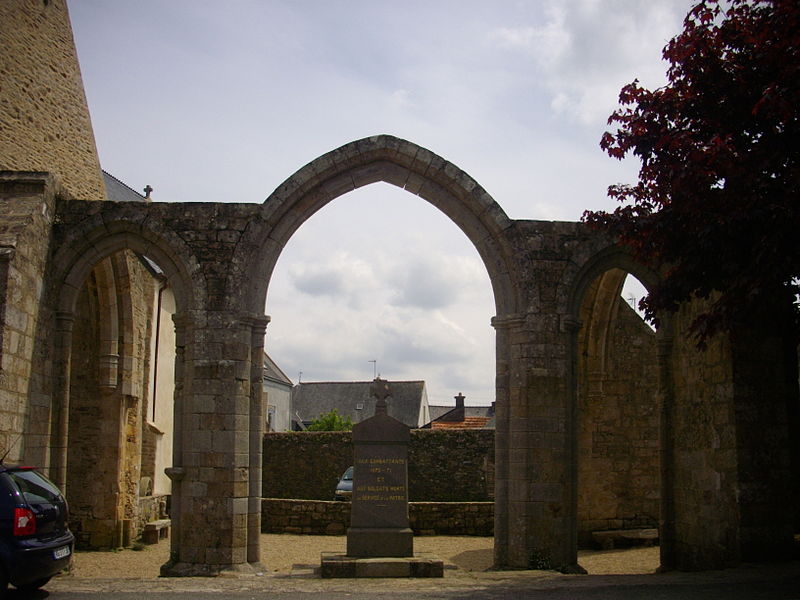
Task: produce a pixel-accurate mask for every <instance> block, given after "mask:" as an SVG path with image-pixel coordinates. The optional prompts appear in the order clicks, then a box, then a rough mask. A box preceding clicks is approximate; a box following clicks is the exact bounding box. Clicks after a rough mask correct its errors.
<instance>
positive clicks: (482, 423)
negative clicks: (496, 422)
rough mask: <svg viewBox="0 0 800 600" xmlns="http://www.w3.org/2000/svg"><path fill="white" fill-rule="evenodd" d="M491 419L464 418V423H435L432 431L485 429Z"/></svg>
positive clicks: (432, 425)
mask: <svg viewBox="0 0 800 600" xmlns="http://www.w3.org/2000/svg"><path fill="white" fill-rule="evenodd" d="M489 421H490V418H489V417H464V420H463V421H434V422H433V423H431V429H483V428H484V427H486V424H487V423H488V422H489Z"/></svg>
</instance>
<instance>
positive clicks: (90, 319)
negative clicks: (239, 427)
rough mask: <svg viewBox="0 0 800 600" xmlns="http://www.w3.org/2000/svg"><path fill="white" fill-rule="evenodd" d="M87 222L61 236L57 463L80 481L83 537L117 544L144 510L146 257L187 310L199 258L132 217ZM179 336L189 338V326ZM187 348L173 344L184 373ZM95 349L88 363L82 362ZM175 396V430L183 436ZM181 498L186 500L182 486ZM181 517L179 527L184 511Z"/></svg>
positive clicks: (125, 540)
mask: <svg viewBox="0 0 800 600" xmlns="http://www.w3.org/2000/svg"><path fill="white" fill-rule="evenodd" d="M82 225H83V226H77V227H73V228H70V229H69V230H68V231H67V235H66V237H67V239H65V240H62V244H60V245H59V252H58V258H57V259H56V261H55V264H54V271H55V273H54V277H53V279H52V282H53V283H52V284H51V286H52V288H53V291H54V294H55V299H56V306H55V308H56V311H55V313H56V324H57V327H56V332H55V339H54V340H53V342H54V347H55V353H54V356H53V372H54V381H53V399H54V401H53V416H52V423H53V424H52V428H51V429H52V431H53V434H52V436H51V437H52V440H51V446H50V447H51V458H50V464H51V469H50V470H51V473H52V476H53V478H54V479H55V480H56V481H57V482H58V483H59V484H60V485H61V486H63V487H64V488H65V489H72V490H73V492H72V494H71V495H70V496H71V498H72V499H74V503H75V509H74V510H73V511H72V512H73V515H72V521H73V528H74V529H75V532H76V537H77V538H78V541H79V542H80V543H81V544H82V545H83V546H85V547H90V548H115V547H119V546H122V545H128V544H129V543H130V542H131V540H132V537H133V535H134V534H135V531H136V527H137V525H136V521H135V519H136V518H137V517H138V516H139V515H138V509H137V502H138V500H139V497H138V496H139V484H140V481H139V479H140V475H141V473H140V467H141V457H142V434H143V431H142V430H143V423H144V421H143V415H142V412H143V410H144V402H145V399H146V397H147V396H146V392H145V387H146V386H147V381H146V373H147V369H146V368H145V363H146V362H148V361H149V357H147V356H146V353H147V352H148V349H146V348H145V345H146V344H145V342H146V339H147V336H148V332H147V331H146V329H147V328H148V327H149V326H150V325H149V319H150V316H149V315H148V314H147V306H148V301H150V298H148V295H150V296H152V294H153V293H154V288H153V283H151V284H150V287H148V281H150V278H149V277H148V275H147V273H148V271H149V269H152V268H154V267H152V266H151V265H154V264H156V263H154V262H152V261H149V259H148V258H146V257H154V258H156V257H157V260H158V261H159V263H160V265H163V266H164V267H163V271H164V273H165V274H166V275H164V277H165V278H168V279H169V280H170V282H171V284H172V286H173V289H174V290H175V295H176V297H177V298H179V302H180V304H179V307H180V309H181V310H182V311H183V313H184V314H186V312H187V311H188V310H189V309H190V308H191V304H189V302H190V300H189V299H190V298H193V297H194V296H195V295H196V292H195V289H196V287H197V282H196V281H194V282H193V281H192V279H191V278H190V277H188V273H187V265H191V263H192V261H191V256H190V255H189V254H188V253H186V250H185V249H181V248H179V249H178V250H176V249H175V248H174V247H173V246H172V244H170V243H168V242H166V241H165V240H164V239H163V238H161V237H160V236H159V235H157V234H155V233H154V232H152V231H148V230H147V229H146V228H141V227H140V226H137V225H134V224H133V223H131V222H129V221H126V220H120V221H117V222H115V223H114V222H107V223H104V224H103V225H102V226H100V227H98V226H96V224H95V223H92V222H91V220H90V221H89V223H83V224H82ZM181 250H183V252H184V255H183V256H181ZM187 305H188V306H187ZM179 318H180V317H179ZM178 322H179V321H178ZM179 337H183V338H185V332H181V334H180V336H179ZM93 344H94V347H92V345H93ZM182 344H184V345H185V342H182ZM182 350H183V347H175V348H173V349H169V350H168V353H169V354H170V357H171V360H175V362H176V363H177V365H176V366H177V367H178V372H179V373H182V372H183V369H182V367H183V358H184V353H183V352H182ZM173 351H174V353H173ZM87 359H88V360H89V361H90V363H89V364H87V365H84V364H80V363H79V362H78V361H79V360H82V361H86V360H87ZM87 366H88V367H89V368H86V367H87ZM87 381H88V384H87ZM178 383H179V385H178V386H177V387H178V388H179V389H183V388H184V387H185V386H184V385H183V384H184V383H185V382H184V381H182V380H180V381H179V382H178ZM177 400H178V401H177V402H176V403H175V411H174V412H175V418H174V425H175V427H174V435H175V437H176V438H178V439H179V438H180V431H181V419H180V418H179V415H180V411H181V402H180V398H178V399H177ZM170 421H172V419H170ZM71 428H72V429H73V430H74V431H73V432H72V435H71V433H70V429H71ZM172 433H173V432H172V431H171V432H170V435H172ZM178 447H179V446H178ZM171 463H172V461H170V464H171ZM76 484H79V485H77V487H76ZM68 493H69V492H68ZM173 498H175V500H176V502H179V499H180V490H179V489H175V490H173ZM173 526H174V529H175V531H176V534H177V533H178V532H179V531H180V515H179V513H178V514H176V518H175V519H174V521H173Z"/></svg>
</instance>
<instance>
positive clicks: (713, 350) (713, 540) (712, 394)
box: [671, 302, 741, 569]
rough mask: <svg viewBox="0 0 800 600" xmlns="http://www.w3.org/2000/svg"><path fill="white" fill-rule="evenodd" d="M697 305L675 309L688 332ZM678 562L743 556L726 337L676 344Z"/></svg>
mask: <svg viewBox="0 0 800 600" xmlns="http://www.w3.org/2000/svg"><path fill="white" fill-rule="evenodd" d="M700 309H701V305H700V303H699V302H696V303H694V304H693V305H688V304H687V305H685V306H683V307H682V308H681V310H680V311H679V313H678V314H677V315H676V316H675V321H676V323H675V326H676V331H677V332H680V331H686V330H687V328H688V324H689V323H690V322H691V320H692V319H693V318H694V316H695V315H696V314H698V311H699V310H700ZM673 385H674V407H673V409H672V411H671V413H672V421H673V423H672V428H673V439H674V448H673V453H674V483H673V484H672V494H673V502H674V519H675V529H676V530H677V531H679V532H680V535H679V539H677V540H675V545H674V549H675V557H676V558H675V560H676V564H675V566H676V567H677V568H679V569H713V568H720V567H723V566H725V565H728V564H735V563H737V562H738V561H739V560H740V558H741V557H740V552H739V547H740V539H739V530H738V522H739V515H738V511H739V507H738V503H737V488H738V474H737V469H738V461H737V456H736V443H737V442H736V419H735V410H734V404H733V372H732V360H731V347H730V342H729V340H728V339H727V338H726V337H723V336H717V337H715V338H713V339H711V340H710V341H709V343H708V345H707V348H706V350H705V351H704V352H701V351H699V350H698V349H697V348H696V345H695V341H694V340H693V339H692V338H690V337H687V336H685V335H676V336H675V341H674V346H673Z"/></svg>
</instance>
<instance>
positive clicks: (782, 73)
mask: <svg viewBox="0 0 800 600" xmlns="http://www.w3.org/2000/svg"><path fill="white" fill-rule="evenodd" d="M663 56H664V59H665V60H666V61H668V63H669V68H668V71H667V78H668V83H667V85H665V86H664V87H662V88H659V89H656V90H652V91H651V90H648V89H645V88H643V87H641V86H640V85H639V82H638V81H634V82H633V83H631V84H629V85H627V86H625V87H624V88H623V89H622V91H621V92H620V96H619V101H620V105H621V106H620V108H618V109H617V110H616V111H615V112H614V113H613V114H612V115H611V116H610V117H609V120H608V122H609V125H616V127H617V128H616V131H613V132H606V133H605V134H604V135H603V137H602V139H601V142H600V146H601V148H602V149H603V150H605V151H606V153H608V154H609V156H611V157H614V158H617V159H622V158H623V157H625V156H627V155H629V154H633V155H634V156H636V157H638V158H639V159H640V160H641V167H640V170H639V179H638V182H637V183H636V184H634V185H624V184H619V185H612V186H610V187H609V196H611V197H613V198H615V199H616V200H618V201H620V202H621V204H622V205H621V206H619V207H618V208H617V209H616V210H615V211H614V212H613V213H606V212H586V213H584V217H583V218H584V221H586V222H587V223H589V224H590V225H592V226H595V227H598V228H601V229H604V230H607V231H609V232H610V233H612V234H614V235H615V236H617V238H618V239H619V240H620V241H621V242H622V243H623V244H625V245H627V246H628V247H630V248H631V249H632V251H633V252H634V254H635V255H636V257H637V258H638V259H639V260H641V261H643V262H645V263H646V264H650V265H653V266H660V267H662V272H663V273H664V274H665V277H664V279H663V281H662V283H661V284H660V285H659V286H658V287H656V288H655V289H653V290H651V293H650V294H649V296H648V297H647V298H646V299H644V300H643V301H642V302H641V303H640V306H641V308H642V309H643V310H644V311H645V313H646V316H647V317H648V318H650V319H651V320H653V321H655V322H656V323H658V318H657V317H658V315H659V314H661V311H672V310H674V309H676V308H677V306H678V305H679V304H680V303H681V302H684V301H686V300H688V299H690V298H693V297H700V298H711V300H712V301H711V302H710V308H709V309H708V311H706V312H705V313H703V314H701V315H700V316H699V317H697V318H696V319H695V321H694V322H693V323H692V326H691V329H692V331H693V333H694V334H695V335H696V336H697V338H698V341H699V343H700V345H701V346H702V344H703V343H704V341H705V340H706V339H707V338H708V337H709V336H711V335H713V334H714V333H715V332H717V331H720V330H726V329H729V328H730V327H731V326H732V325H733V324H734V323H737V322H741V321H743V320H745V319H747V318H748V316H750V315H751V314H753V311H754V310H756V309H759V310H764V307H770V306H779V305H780V302H783V305H784V306H786V307H789V308H793V311H791V313H790V314H788V315H787V316H789V317H790V318H791V321H792V326H793V327H794V328H795V329H794V331H795V332H796V331H797V322H798V318H797V317H798V314H799V313H800V307H798V290H799V289H800V287H799V286H798V276H800V209H799V208H798V206H799V203H800V185H798V181H799V180H800V177H799V176H798V175H799V172H798V169H799V166H798V165H799V164H800V161H799V160H798V159H799V158H800V118H799V117H800V3H798V2H797V0H728V1H727V2H724V3H721V2H718V1H717V0H704V1H701V2H699V3H698V4H696V5H695V6H694V7H693V8H692V9H691V10H690V11H689V13H688V14H687V16H686V18H685V19H684V27H683V31H682V32H681V33H680V34H679V35H677V36H676V37H675V38H673V39H672V40H671V41H670V42H669V43H668V44H667V46H666V47H665V48H664V50H663Z"/></svg>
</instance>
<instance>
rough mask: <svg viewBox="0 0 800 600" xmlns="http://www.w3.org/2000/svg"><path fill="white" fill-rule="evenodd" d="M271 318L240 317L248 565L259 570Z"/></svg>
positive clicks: (262, 316)
mask: <svg viewBox="0 0 800 600" xmlns="http://www.w3.org/2000/svg"><path fill="white" fill-rule="evenodd" d="M269 321H270V318H269V317H268V316H264V315H259V316H254V317H250V318H243V322H244V323H248V324H249V326H250V330H251V334H250V337H251V341H250V478H249V480H248V482H249V490H248V494H249V495H248V498H247V503H248V505H247V562H248V563H250V564H251V565H257V568H261V564H260V561H261V480H262V476H263V474H262V469H263V457H262V448H263V443H262V440H263V437H264V414H265V413H264V391H263V390H264V385H263V372H264V335H265V334H266V332H267V325H268V324H269Z"/></svg>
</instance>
